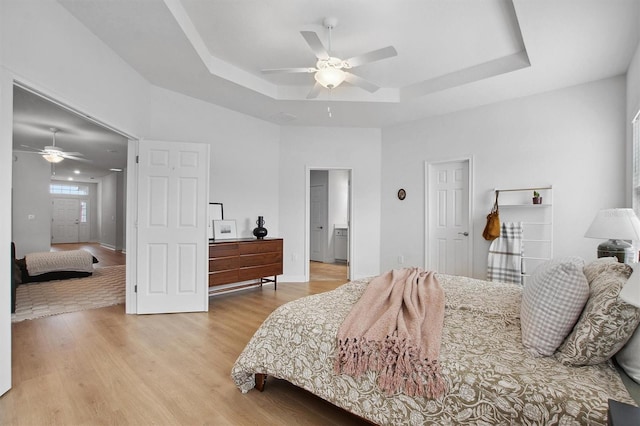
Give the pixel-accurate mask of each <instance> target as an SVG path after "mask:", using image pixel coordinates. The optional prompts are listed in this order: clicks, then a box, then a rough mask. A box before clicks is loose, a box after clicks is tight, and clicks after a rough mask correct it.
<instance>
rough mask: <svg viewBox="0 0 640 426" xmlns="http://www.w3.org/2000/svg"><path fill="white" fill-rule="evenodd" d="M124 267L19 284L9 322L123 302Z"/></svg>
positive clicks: (99, 269) (108, 267) (111, 267)
mask: <svg viewBox="0 0 640 426" xmlns="http://www.w3.org/2000/svg"><path fill="white" fill-rule="evenodd" d="M125 268H126V266H125V265H119V266H107V267H104V268H96V269H95V271H94V272H93V275H92V276H90V277H86V278H73V279H69V280H59V281H47V282H42V283H29V284H22V285H19V286H18V288H17V289H16V313H15V314H11V322H19V321H24V320H27V319H35V318H41V317H46V316H49V315H56V314H64V313H67V312H76V311H84V310H87V309H96V308H103V307H105V306H111V305H117V304H120V303H124V300H125V283H126V279H125Z"/></svg>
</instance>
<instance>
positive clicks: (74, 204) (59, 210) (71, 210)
mask: <svg viewBox="0 0 640 426" xmlns="http://www.w3.org/2000/svg"><path fill="white" fill-rule="evenodd" d="M52 205H53V212H52V222H51V242H52V243H53V244H62V243H77V242H79V235H80V233H79V231H80V200H78V199H74V198H54V199H53V201H52Z"/></svg>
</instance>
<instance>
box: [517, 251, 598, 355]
mask: <svg viewBox="0 0 640 426" xmlns="http://www.w3.org/2000/svg"><path fill="white" fill-rule="evenodd" d="M583 267H584V261H583V260H582V259H580V258H578V257H567V258H562V259H556V260H551V261H548V262H545V263H544V264H542V265H540V266H539V267H538V268H536V269H535V271H534V272H533V274H532V276H531V279H530V280H529V281H528V282H527V283H526V285H525V286H524V288H523V290H522V304H521V306H520V322H521V329H522V344H523V346H524V347H525V348H527V350H528V351H529V352H531V353H532V354H533V355H535V356H550V355H553V353H554V352H555V350H556V349H557V348H558V346H560V344H561V343H562V342H563V341H564V339H565V338H566V337H567V335H568V334H569V333H570V332H571V329H572V328H573V326H574V325H575V323H576V321H577V320H578V318H579V317H580V313H581V312H582V308H584V305H585V303H587V299H588V298H589V283H587V278H586V277H585V276H584V273H583V272H582V269H583Z"/></svg>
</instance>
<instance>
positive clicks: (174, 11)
mask: <svg viewBox="0 0 640 426" xmlns="http://www.w3.org/2000/svg"><path fill="white" fill-rule="evenodd" d="M163 1H164V4H165V5H166V6H167V8H168V9H169V12H170V13H171V15H173V17H174V19H175V20H176V22H177V23H178V25H179V26H180V28H181V29H182V32H183V33H184V35H185V36H186V37H187V40H189V43H191V46H193V49H194V50H195V51H196V53H197V54H198V56H199V57H200V60H201V61H202V62H203V63H204V65H205V66H206V67H207V70H209V72H210V73H211V74H213V75H215V76H217V77H220V78H223V79H225V80H228V81H231V82H233V83H236V84H239V85H241V86H243V87H246V88H248V89H251V90H255V91H256V92H258V93H261V94H263V95H265V96H269V97H271V98H274V99H275V98H276V97H277V92H278V88H277V86H276V85H275V84H272V83H269V82H268V81H266V80H263V79H261V78H259V77H256V76H255V75H253V74H251V73H249V72H247V71H245V70H243V69H241V68H238V67H236V66H233V65H231V64H230V63H228V62H225V61H223V60H221V59H218V58H217V57H215V56H213V55H212V54H211V53H210V52H209V49H208V48H207V46H206V44H205V42H204V40H203V39H202V37H201V36H200V33H199V32H198V30H197V29H196V27H195V25H194V24H193V21H191V18H189V15H188V14H187V11H186V10H185V9H184V6H182V3H181V2H180V0H163Z"/></svg>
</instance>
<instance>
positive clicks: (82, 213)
mask: <svg viewBox="0 0 640 426" xmlns="http://www.w3.org/2000/svg"><path fill="white" fill-rule="evenodd" d="M80 223H87V202H86V201H80Z"/></svg>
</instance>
